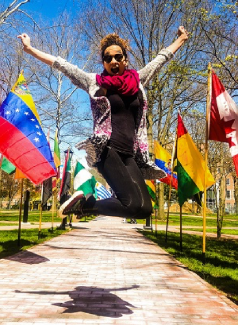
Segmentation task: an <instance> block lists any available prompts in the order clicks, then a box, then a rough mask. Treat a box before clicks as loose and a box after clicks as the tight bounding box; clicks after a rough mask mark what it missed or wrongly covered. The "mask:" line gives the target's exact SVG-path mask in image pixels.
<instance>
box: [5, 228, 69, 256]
mask: <svg viewBox="0 0 238 325" xmlns="http://www.w3.org/2000/svg"><path fill="white" fill-rule="evenodd" d="M67 231H69V230H59V229H53V232H52V230H50V229H42V230H41V235H40V239H38V234H39V231H38V229H22V230H21V239H20V246H18V230H17V229H16V230H1V231H0V258H3V257H6V256H10V255H13V254H15V253H17V252H20V251H22V250H26V249H28V248H30V247H32V246H34V245H37V244H40V243H42V242H44V241H46V240H49V239H51V238H53V237H56V236H59V235H61V234H62V233H65V232H67Z"/></svg>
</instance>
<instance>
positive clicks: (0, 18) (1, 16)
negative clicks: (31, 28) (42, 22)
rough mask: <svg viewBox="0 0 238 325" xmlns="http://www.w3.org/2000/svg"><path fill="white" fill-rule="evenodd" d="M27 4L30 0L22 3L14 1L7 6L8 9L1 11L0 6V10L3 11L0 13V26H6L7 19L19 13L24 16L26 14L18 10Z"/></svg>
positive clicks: (23, 0) (0, 7) (17, 0)
mask: <svg viewBox="0 0 238 325" xmlns="http://www.w3.org/2000/svg"><path fill="white" fill-rule="evenodd" d="M27 2H30V0H22V1H19V0H14V1H12V2H11V3H10V4H9V5H8V7H7V8H6V9H3V8H4V4H1V6H0V10H2V9H3V11H2V12H0V26H1V25H3V24H6V23H7V20H8V19H9V16H11V15H13V14H16V13H19V12H21V13H24V14H25V15H27V13H25V12H24V11H22V10H21V9H20V7H22V6H23V5H24V4H25V3H27ZM27 16H28V15H27ZM28 17H29V16H28ZM9 24H10V22H9Z"/></svg>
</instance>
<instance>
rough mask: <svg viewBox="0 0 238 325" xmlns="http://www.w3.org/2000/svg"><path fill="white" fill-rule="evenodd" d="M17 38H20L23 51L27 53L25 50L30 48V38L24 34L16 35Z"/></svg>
mask: <svg viewBox="0 0 238 325" xmlns="http://www.w3.org/2000/svg"><path fill="white" fill-rule="evenodd" d="M17 38H20V40H21V41H22V45H23V50H24V51H26V52H27V50H29V48H30V47H31V39H30V37H29V36H28V35H27V34H26V33H23V34H21V35H18V36H17Z"/></svg>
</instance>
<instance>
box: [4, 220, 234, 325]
mask: <svg viewBox="0 0 238 325" xmlns="http://www.w3.org/2000/svg"><path fill="white" fill-rule="evenodd" d="M136 227H137V225H131V224H127V223H122V219H120V218H112V217H98V218H97V219H96V220H94V221H91V222H89V223H81V224H77V228H76V229H74V230H72V231H70V232H68V233H66V234H64V235H61V236H58V237H56V238H53V239H52V240H50V241H48V242H45V243H44V244H41V245H37V246H35V247H33V248H32V249H29V250H28V251H23V252H21V253H18V254H16V255H13V256H12V257H9V258H6V259H2V260H0V288H1V289H0V324H3V325H14V324H16V323H21V324H24V325H33V324H34V325H36V324H38V325H43V324H44V325H46V324H55V325H56V324H57V325H58V324H60V325H62V324H63V325H68V324H90V325H98V324H101V325H109V324H114V325H160V324H161V325H162V324H163V325H165V324H166V325H181V324H186V325H193V324H206V325H210V324H215V325H218V324H223V325H237V324H238V308H237V306H236V305H235V304H233V303H232V302H231V301H230V300H229V299H227V298H226V297H225V295H223V294H221V293H219V292H218V291H217V290H215V289H214V288H212V287H211V286H210V285H209V284H207V283H206V282H205V281H203V280H202V279H201V278H200V277H199V276H197V275H196V274H194V273H193V272H190V271H188V270H187V269H186V268H185V267H184V266H183V265H182V264H181V263H179V262H178V261H176V260H175V259H174V258H172V257H171V256H170V255H168V254H167V253H166V252H165V251H164V250H162V249H161V248H160V247H158V246H157V245H156V244H154V243H153V242H150V241H149V240H148V239H146V238H144V237H143V236H142V235H141V234H139V233H137V231H136Z"/></svg>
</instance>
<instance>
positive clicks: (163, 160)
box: [154, 141, 178, 190]
mask: <svg viewBox="0 0 238 325" xmlns="http://www.w3.org/2000/svg"><path fill="white" fill-rule="evenodd" d="M154 153H155V164H156V165H157V166H158V167H159V168H161V169H162V170H163V171H164V172H165V173H166V177H163V178H161V179H160V181H161V182H163V183H165V184H168V185H170V182H171V186H173V187H174V188H175V189H176V190H177V189H178V180H177V174H176V173H172V171H171V160H172V157H171V154H170V153H169V152H168V151H167V150H165V149H164V148H163V147H162V146H161V145H160V144H159V142H158V141H155V142H154ZM172 176H173V178H172Z"/></svg>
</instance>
